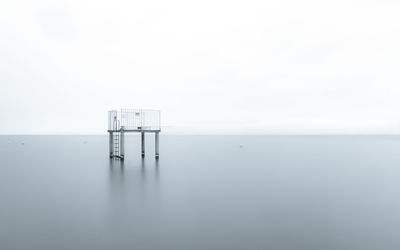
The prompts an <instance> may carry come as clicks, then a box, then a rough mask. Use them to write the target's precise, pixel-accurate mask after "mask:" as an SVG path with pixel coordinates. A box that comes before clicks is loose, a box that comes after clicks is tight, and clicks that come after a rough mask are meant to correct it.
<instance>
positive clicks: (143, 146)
mask: <svg viewBox="0 0 400 250" xmlns="http://www.w3.org/2000/svg"><path fill="white" fill-rule="evenodd" d="M144 148H145V145H144V132H142V158H143V157H144V154H145V153H144Z"/></svg>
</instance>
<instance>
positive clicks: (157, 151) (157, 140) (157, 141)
mask: <svg viewBox="0 0 400 250" xmlns="http://www.w3.org/2000/svg"><path fill="white" fill-rule="evenodd" d="M155 137H156V138H155V139H156V143H155V144H156V159H158V157H160V154H159V145H158V144H159V142H160V140H159V138H158V132H156V134H155Z"/></svg>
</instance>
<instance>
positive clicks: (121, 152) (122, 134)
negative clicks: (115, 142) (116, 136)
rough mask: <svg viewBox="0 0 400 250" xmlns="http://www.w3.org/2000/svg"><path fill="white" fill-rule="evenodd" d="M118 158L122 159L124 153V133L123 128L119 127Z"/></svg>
mask: <svg viewBox="0 0 400 250" xmlns="http://www.w3.org/2000/svg"><path fill="white" fill-rule="evenodd" d="M120 136H121V138H120V153H119V154H120V158H121V160H124V155H125V133H124V128H123V127H121V133H120Z"/></svg>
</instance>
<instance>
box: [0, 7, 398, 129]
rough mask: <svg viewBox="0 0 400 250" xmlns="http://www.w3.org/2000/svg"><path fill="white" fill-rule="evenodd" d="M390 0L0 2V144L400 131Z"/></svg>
mask: <svg viewBox="0 0 400 250" xmlns="http://www.w3.org/2000/svg"><path fill="white" fill-rule="evenodd" d="M399 12H400V1H395V0H393V1H390V0H379V1H374V0H363V1H361V0H359V1H356V0H345V1H344V0H336V1H320V0H319V1H314V0H304V1H298V0H286V1H285V0H282V1H266V0H262V1H253V0H246V1H232V0H229V1H228V0H204V1H176V0H170V1H157V0H155V1H132V0H131V1H119V0H116V1H99V0H96V1H94V0H79V1H77V0H58V1H50V0H46V1H44V0H36V1H19V0H12V1H11V0H2V1H0V115H1V119H0V134H102V133H106V129H107V111H108V110H111V109H119V108H146V109H160V110H161V116H162V126H163V131H165V132H166V133H172V134H173V133H178V134H179V133H182V134H191V133H193V134H204V133H205V134H208V133H210V134H219V133H222V134H226V133H227V134H257V133H262V134H398V133H400V109H399V107H400V98H399V96H400V81H399V80H400V74H399V66H400V46H399V44H400V15H399V14H398V13H399Z"/></svg>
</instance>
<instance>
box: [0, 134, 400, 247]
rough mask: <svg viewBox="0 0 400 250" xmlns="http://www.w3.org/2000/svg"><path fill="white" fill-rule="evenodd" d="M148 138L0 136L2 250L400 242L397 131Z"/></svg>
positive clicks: (399, 244)
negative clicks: (122, 144) (114, 148)
mask: <svg viewBox="0 0 400 250" xmlns="http://www.w3.org/2000/svg"><path fill="white" fill-rule="evenodd" d="M146 139H147V145H146V146H147V152H146V153H147V155H146V158H145V159H144V160H142V159H141V157H140V141H139V137H137V136H128V138H127V144H126V160H125V162H124V163H123V164H122V163H121V162H119V161H118V160H114V161H110V159H109V158H108V137H107V136H0V157H1V162H0V249H4V250H8V249H38V250H45V249H52V250H54V249H85V250H86V249H174V250H179V249H271V250H280V249H285V250H286V249H288V250H291V249H293V250H295V249H296V250H298V249H307V250H310V249H316V250H325V249H332V250H333V249H335V250H337V249H340V250H342V249H348V250H357V249H360V250H361V249H362V250H368V249H374V250H377V249H379V250H385V249H393V250H398V249H400V137H398V136H166V135H164V136H163V135H161V138H160V140H161V144H160V159H159V160H158V161H156V160H155V159H154V143H153V138H152V137H151V136H150V135H149V136H148V137H147V138H146ZM22 142H23V143H22ZM240 144H243V145H244V147H243V148H241V147H239V145H240Z"/></svg>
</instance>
